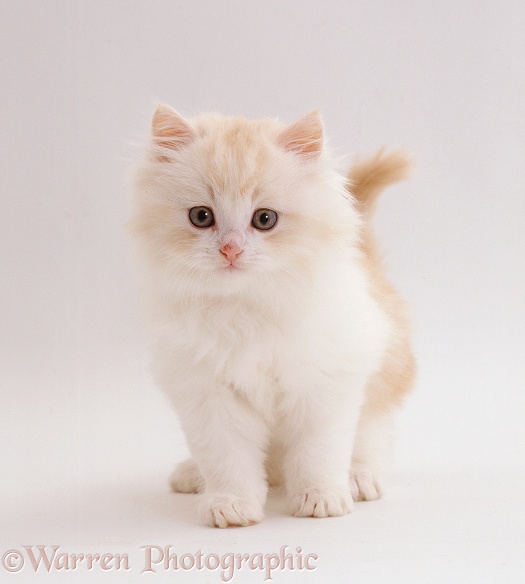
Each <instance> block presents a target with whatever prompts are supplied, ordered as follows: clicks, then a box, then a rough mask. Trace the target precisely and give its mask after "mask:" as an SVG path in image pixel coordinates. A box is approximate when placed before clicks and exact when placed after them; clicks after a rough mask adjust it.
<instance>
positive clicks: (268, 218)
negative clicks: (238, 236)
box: [252, 209, 277, 231]
mask: <svg viewBox="0 0 525 584" xmlns="http://www.w3.org/2000/svg"><path fill="white" fill-rule="evenodd" d="M276 223H277V213H276V212H275V211H272V210H271V209H257V211H255V213H254V214H253V218H252V225H253V226H254V227H255V229H261V230H262V231H268V230H269V229H271V228H272V227H274V226H275V224H276Z"/></svg>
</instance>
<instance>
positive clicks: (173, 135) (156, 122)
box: [151, 104, 197, 150]
mask: <svg viewBox="0 0 525 584" xmlns="http://www.w3.org/2000/svg"><path fill="white" fill-rule="evenodd" d="M151 131H152V135H153V139H154V140H155V143H156V145H157V146H160V147H161V148H169V149H170V150H178V149H179V148H182V147H184V146H186V145H187V144H189V143H190V142H191V141H192V140H193V139H194V138H195V136H196V135H197V134H196V133H195V130H194V129H193V128H192V127H191V126H190V125H189V124H188V122H187V121H186V120H185V119H184V118H183V117H182V116H181V115H179V114H178V113H177V112H176V111H175V110H174V109H172V108H171V107H169V106H167V105H164V104H159V105H158V106H157V109H156V110H155V113H154V114H153V120H152V123H151Z"/></svg>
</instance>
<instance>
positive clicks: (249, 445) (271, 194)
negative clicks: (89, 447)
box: [131, 105, 414, 527]
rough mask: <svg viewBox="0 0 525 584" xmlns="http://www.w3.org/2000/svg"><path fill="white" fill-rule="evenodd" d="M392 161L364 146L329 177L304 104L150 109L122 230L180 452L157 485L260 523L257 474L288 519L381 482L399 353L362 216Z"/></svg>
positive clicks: (398, 335) (336, 506)
mask: <svg viewBox="0 0 525 584" xmlns="http://www.w3.org/2000/svg"><path fill="white" fill-rule="evenodd" d="M407 169H408V162H407V160H406V158H405V157H404V156H403V155H402V154H400V153H394V154H390V155H384V154H382V153H379V154H378V155H377V156H376V157H374V158H372V159H369V160H367V161H365V162H361V163H358V164H356V165H355V166H354V168H353V169H352V170H351V171H350V174H349V177H344V176H342V175H340V174H339V173H337V172H336V171H335V170H334V163H333V161H332V160H331V159H330V157H329V155H328V154H327V153H326V151H325V148H324V146H323V126H322V122H321V119H320V117H319V114H318V113H317V112H314V113H311V114H309V115H307V116H305V117H303V118H302V119H300V120H299V121H298V122H297V123H295V124H293V125H284V124H282V123H280V122H278V121H276V120H268V119H267V120H260V121H249V120H245V119H242V118H235V117H222V116H219V115H203V116H200V117H197V118H195V119H192V120H185V119H183V118H182V117H181V116H180V115H179V114H177V113H176V112H175V111H174V110H172V109H171V108H169V107H167V106H164V105H160V106H159V107H158V108H157V110H156V112H155V114H154V116H153V123H152V141H151V145H150V147H149V149H148V151H147V154H146V157H145V159H144V161H143V162H142V164H141V166H140V168H139V169H138V172H137V175H136V192H135V201H134V214H133V217H132V220H131V229H132V233H133V236H134V237H135V239H136V241H137V244H138V245H137V248H138V251H139V253H140V256H141V267H142V272H143V276H144V278H143V282H144V289H145V293H146V297H147V306H148V311H149V321H150V322H151V325H152V331H153V336H154V339H155V349H154V372H155V376H156V379H157V381H158V383H159V384H160V385H161V387H162V388H163V389H164V390H165V391H166V393H167V395H168V396H169V399H170V401H171V402H172V404H173V406H174V408H175V410H176V411H177V413H178V415H179V418H180V422H181V425H182V428H183V430H184V432H185V435H186V438H187V442H188V446H189V449H190V452H191V454H192V458H191V459H190V460H187V461H185V462H183V463H182V464H180V465H179V466H178V467H177V469H176V470H175V472H174V473H173V475H172V477H171V486H172V488H173V490H175V491H181V492H198V493H203V497H202V502H201V512H202V519H203V521H204V523H206V524H207V525H210V526H216V527H228V526H246V525H252V524H254V523H257V522H259V521H261V520H262V519H263V506H264V503H265V500H266V496H267V492H268V485H277V484H281V483H284V484H285V485H286V489H287V492H288V494H289V496H290V511H291V513H292V514H293V515H297V516H302V517H305V516H308V517H331V516H338V515H345V514H346V513H349V512H350V511H351V509H352V499H353V500H372V499H376V498H378V497H379V496H380V495H381V487H380V482H379V480H380V478H379V473H380V471H381V468H382V465H383V463H384V459H385V457H386V455H387V454H388V444H389V434H390V426H391V416H392V410H393V407H394V406H395V405H396V404H398V403H399V402H400V400H401V398H402V396H403V395H404V394H405V393H406V392H407V391H408V389H409V388H410V386H411V384H412V379H413V374H414V361H413V357H412V354H411V351H410V347H409V338H408V323H407V318H406V316H405V309H404V305H403V302H402V300H401V299H400V298H399V297H398V295H397V293H396V292H395V290H394V289H393V288H392V286H391V285H390V284H389V282H388V281H387V280H386V278H385V276H384V274H383V269H382V266H381V262H380V259H379V256H378V251H377V248H376V245H375V243H374V239H373V236H372V233H371V228H370V214H371V212H372V208H373V205H374V201H375V199H376V197H377V195H378V194H379V193H380V191H381V190H382V189H383V187H385V186H387V185H388V184H389V183H392V182H394V181H397V180H400V179H402V178H404V176H405V174H406V172H407Z"/></svg>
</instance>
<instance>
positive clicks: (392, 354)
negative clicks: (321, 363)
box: [348, 150, 416, 414]
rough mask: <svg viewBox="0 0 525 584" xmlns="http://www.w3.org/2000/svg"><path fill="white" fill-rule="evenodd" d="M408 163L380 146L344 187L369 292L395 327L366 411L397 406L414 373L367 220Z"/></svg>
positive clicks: (401, 314) (400, 303)
mask: <svg viewBox="0 0 525 584" xmlns="http://www.w3.org/2000/svg"><path fill="white" fill-rule="evenodd" d="M412 167H413V163H412V160H411V159H410V158H409V156H408V155H407V154H406V153H404V152H403V151H401V150H397V151H393V152H390V153H386V152H385V151H384V150H380V151H379V152H378V153H377V154H375V155H374V156H372V157H370V158H367V159H364V160H358V161H357V162H356V163H355V164H354V165H353V167H352V168H351V169H350V171H349V173H348V190H349V191H350V192H351V193H352V195H353V196H354V198H355V200H356V202H357V208H358V210H359V211H360V212H361V215H362V217H363V219H364V225H363V228H362V233H361V241H360V248H361V250H362V252H363V264H364V267H365V269H366V272H367V275H368V279H369V286H370V292H371V294H372V296H373V297H374V298H375V299H376V300H377V302H378V303H379V304H380V305H381V307H382V308H383V310H384V312H385V313H386V314H387V315H388V317H389V319H390V320H391V322H392V323H393V325H394V330H395V331H396V334H395V335H394V336H393V338H392V339H391V342H390V345H389V348H388V350H387V353H386V355H385V358H384V361H383V367H382V369H381V370H380V371H379V372H378V373H377V374H376V375H375V376H373V378H372V379H371V380H370V383H369V384H368V387H367V393H366V400H365V404H364V408H363V410H364V412H368V413H369V414H374V413H376V414H377V413H380V412H384V411H388V410H390V409H391V407H392V406H394V405H396V404H398V403H399V402H400V401H401V399H402V397H403V396H404V395H405V394H406V393H407V392H408V391H409V390H410V389H411V388H412V385H413V381H414V377H415V370H416V368H415V359H414V356H413V354H412V350H411V346H410V322H409V318H408V314H407V310H406V306H405V302H404V300H403V299H402V298H401V297H400V296H399V294H398V292H397V290H396V289H395V288H394V287H393V286H392V284H391V283H390V281H389V280H388V278H387V276H386V270H385V268H384V265H383V262H382V258H381V253H380V251H379V247H378V245H377V242H376V239H375V236H374V233H373V230H372V224H371V223H372V222H371V219H372V215H373V211H374V209H375V204H376V202H377V200H378V198H379V195H380V194H381V193H382V192H383V190H384V189H385V188H386V187H387V186H389V185H391V184H393V183H396V182H399V181H401V180H403V179H405V178H407V177H408V176H409V174H410V171H411V169H412Z"/></svg>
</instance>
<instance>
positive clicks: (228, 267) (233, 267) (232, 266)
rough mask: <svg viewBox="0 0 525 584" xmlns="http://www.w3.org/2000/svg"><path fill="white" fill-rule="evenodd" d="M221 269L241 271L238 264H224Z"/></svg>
mask: <svg viewBox="0 0 525 584" xmlns="http://www.w3.org/2000/svg"><path fill="white" fill-rule="evenodd" d="M222 270H223V271H226V272H230V273H234V272H241V271H242V270H243V268H242V267H241V266H239V264H226V265H225V266H224V267H223V268H222Z"/></svg>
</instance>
